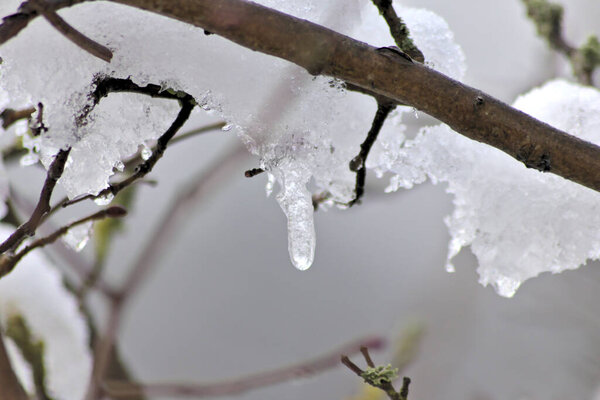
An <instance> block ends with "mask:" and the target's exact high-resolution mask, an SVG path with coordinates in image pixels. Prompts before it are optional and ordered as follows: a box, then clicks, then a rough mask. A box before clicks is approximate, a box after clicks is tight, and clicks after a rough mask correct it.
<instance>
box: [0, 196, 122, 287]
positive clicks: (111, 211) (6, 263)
mask: <svg viewBox="0 0 600 400" xmlns="http://www.w3.org/2000/svg"><path fill="white" fill-rule="evenodd" d="M126 214H127V211H125V209H124V208H122V207H119V206H113V207H109V208H106V209H104V210H100V211H98V212H96V213H94V214H92V215H88V216H87V217H84V218H81V219H79V220H77V221H75V222H72V223H70V224H68V225H65V226H63V227H61V228H59V229H57V230H56V231H54V232H53V233H52V234H50V235H48V236H45V237H43V238H40V239H37V240H35V241H33V242H31V243H30V244H28V245H27V246H25V247H24V248H23V249H22V250H20V251H19V252H18V253H16V254H10V253H7V254H3V255H2V256H0V278H2V277H3V276H5V275H7V274H9V273H10V272H11V271H12V270H13V269H14V267H15V266H16V265H17V263H18V262H19V261H21V259H22V258H23V257H25V256H26V255H27V254H28V253H29V252H31V251H32V250H35V249H37V248H39V247H44V246H46V245H49V244H51V243H54V242H55V241H56V240H57V239H58V238H59V237H61V236H62V235H64V234H65V233H67V232H68V231H69V229H71V228H73V227H75V226H77V225H81V224H84V223H86V222H89V221H96V220H99V219H103V218H122V217H124V216H125V215H126Z"/></svg>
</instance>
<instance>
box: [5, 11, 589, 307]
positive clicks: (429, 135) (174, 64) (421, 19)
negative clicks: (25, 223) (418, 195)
mask: <svg viewBox="0 0 600 400" xmlns="http://www.w3.org/2000/svg"><path fill="white" fill-rule="evenodd" d="M260 3H262V4H264V5H266V6H269V7H273V8H276V9H278V10H281V11H283V12H287V13H290V14H293V15H296V16H298V17H301V18H306V19H308V20H311V21H314V22H316V23H320V24H322V25H325V26H327V27H330V28H332V29H334V30H336V31H339V32H341V33H344V34H348V35H350V36H352V37H355V38H357V39H359V40H362V41H364V42H367V43H370V44H372V45H374V46H388V45H391V44H393V40H392V38H391V37H390V34H389V31H388V28H387V26H386V25H385V23H384V21H383V19H382V18H381V16H380V15H378V13H377V10H376V9H375V7H373V6H372V5H371V4H359V3H360V2H358V1H357V0H353V1H347V0H338V1H331V2H328V3H327V4H326V6H325V5H324V4H323V3H322V2H320V1H317V0H305V1H302V2H289V1H283V0H262V1H260ZM18 4H19V1H18V0H11V1H7V2H5V3H3V4H2V8H1V10H2V11H6V13H8V12H9V10H14V9H16V8H17V6H18ZM394 6H395V8H396V9H397V11H398V13H399V14H400V15H401V16H402V17H403V19H404V20H405V21H406V23H407V25H408V27H409V29H410V31H411V35H412V37H413V38H414V40H415V42H416V44H417V46H418V47H419V48H420V49H421V50H422V51H423V53H424V55H425V58H426V63H427V64H428V65H429V66H431V67H432V68H435V69H438V70H439V71H441V72H443V73H445V74H447V75H449V76H451V77H453V78H455V79H459V80H460V79H461V78H462V77H463V76H464V73H465V70H466V64H465V57H464V55H463V53H462V51H461V49H460V47H459V46H458V45H457V44H456V43H455V42H454V38H453V35H452V33H451V31H450V29H449V28H448V25H447V24H446V22H445V21H444V20H443V19H442V18H440V17H439V16H437V15H435V14H434V13H432V12H431V11H427V10H421V9H411V8H404V7H402V6H401V5H400V4H399V3H398V2H394ZM61 15H63V16H64V17H65V18H66V19H67V20H69V21H70V22H72V23H73V24H74V25H75V26H76V27H78V28H80V29H81V30H82V31H83V32H84V33H85V34H87V35H89V36H90V37H93V38H95V39H96V40H98V41H100V42H101V43H103V44H105V45H107V46H108V47H109V48H111V49H112V50H113V52H114V58H113V61H112V62H111V63H110V64H105V63H103V62H102V61H99V60H97V59H95V58H93V57H91V56H89V55H88V54H87V53H85V52H83V51H81V50H79V49H77V48H76V47H73V45H72V44H71V43H70V42H68V41H67V40H65V39H64V38H63V37H62V36H61V35H60V34H58V33H57V32H55V31H54V30H53V29H52V28H50V27H49V26H48V24H47V23H46V22H45V21H43V20H41V19H40V20H37V21H35V22H34V23H32V24H31V25H30V26H29V27H28V28H27V29H26V30H25V31H24V32H23V33H21V34H20V35H19V36H18V37H17V38H16V39H13V40H11V41H10V42H8V43H7V44H5V45H3V46H2V47H1V48H0V56H2V58H3V60H4V62H3V63H2V64H1V65H0V76H2V79H1V80H0V92H1V91H6V92H7V93H8V94H9V96H10V106H12V107H18V106H24V105H30V104H37V102H42V103H43V104H44V123H45V125H46V126H47V127H49V131H48V132H47V133H46V134H44V135H43V136H42V137H41V138H37V139H34V140H33V141H32V142H31V144H30V147H32V148H33V149H34V150H37V151H39V157H40V159H41V161H42V162H43V163H44V164H45V165H48V164H49V162H50V161H51V159H52V156H53V154H55V153H56V151H57V150H58V149H59V148H61V147H64V146H72V148H73V150H72V152H71V157H70V159H69V161H68V163H67V166H66V170H65V174H64V176H63V177H62V178H61V180H60V183H61V185H63V187H65V189H66V190H67V192H68V194H69V195H70V196H72V197H73V196H77V195H80V194H83V193H97V192H99V191H100V190H102V189H103V188H105V187H106V185H107V182H108V179H109V177H110V176H111V175H112V174H113V173H114V172H115V170H118V169H119V168H122V161H123V159H124V158H125V157H127V156H129V155H131V154H132V153H134V152H136V151H138V150H139V149H140V148H142V149H147V148H148V147H147V146H148V143H149V142H151V141H152V140H154V139H156V138H157V137H158V136H159V135H160V134H161V133H162V132H163V131H164V130H165V129H166V128H167V126H168V125H169V124H170V122H171V121H172V120H173V118H174V117H175V115H176V113H177V109H178V106H177V104H175V103H174V102H169V101H166V100H153V99H147V98H145V97H143V96H140V95H133V94H118V95H116V94H113V95H110V96H109V97H108V98H106V99H104V100H103V101H102V102H101V103H100V105H99V106H97V107H96V108H95V109H94V111H93V113H92V114H91V115H90V117H89V119H88V121H87V123H86V124H85V125H84V126H83V127H81V126H77V124H76V123H75V116H76V115H78V114H79V113H80V112H81V109H82V107H83V105H84V104H86V103H87V102H88V101H89V100H88V93H89V92H90V91H91V90H92V82H93V79H94V77H95V76H97V75H98V74H104V75H109V76H113V77H119V78H125V77H131V79H132V80H134V81H135V82H136V83H138V84H140V85H145V84H147V83H157V84H161V85H162V86H163V87H164V88H165V89H167V88H172V89H175V90H185V91H186V92H188V93H190V94H192V95H193V96H194V97H195V99H196V100H197V101H198V103H199V104H200V105H201V108H202V109H204V110H210V111H212V112H215V113H217V114H218V115H220V116H221V117H222V118H224V119H225V120H226V121H227V122H228V125H227V128H228V129H230V132H235V133H236V134H237V135H239V136H240V138H241V139H242V140H243V141H244V143H245V144H246V145H247V146H248V149H249V150H250V151H251V152H253V153H254V154H256V155H257V156H258V157H259V160H260V164H261V167H262V168H264V169H265V170H267V172H268V174H267V176H268V179H269V182H268V185H267V191H268V192H270V191H271V190H272V189H273V188H274V184H275V183H277V184H278V185H279V193H278V194H277V196H276V199H277V201H278V202H279V204H280V205H281V208H282V209H283V211H284V212H285V214H286V216H287V219H288V239H289V251H290V256H291V259H292V263H293V264H294V265H295V266H296V267H297V268H299V269H306V268H308V267H309V266H310V264H311V263H312V260H313V257H314V249H315V228H314V223H313V217H312V205H311V192H319V193H320V192H327V193H328V194H329V197H328V199H329V200H328V201H329V204H336V203H337V204H344V203H347V202H348V201H349V200H350V199H351V198H352V196H353V190H354V179H355V176H354V174H353V173H352V172H351V171H350V170H349V168H348V162H349V161H350V160H351V159H352V158H353V157H354V156H355V155H356V154H357V153H358V150H359V145H360V143H361V142H362V140H363V139H364V136H365V134H366V132H367V131H368V129H369V127H370V122H371V120H372V117H373V115H374V111H375V107H376V105H375V102H374V101H373V100H372V99H370V98H368V97H366V96H362V95H358V94H356V93H351V92H347V91H346V90H345V89H344V87H343V85H342V84H340V82H337V81H335V80H331V79H328V78H325V77H317V78H312V77H310V76H309V75H308V74H307V73H306V72H305V71H303V70H301V69H300V68H298V67H296V66H293V65H290V64H289V63H287V62H285V61H282V60H279V59H276V58H273V57H269V56H265V55H263V54H260V53H256V52H252V51H250V50H248V49H244V48H241V47H239V46H237V45H235V44H233V43H231V42H228V41H227V40H224V39H222V38H220V37H218V36H216V35H210V36H205V35H204V33H203V31H202V29H199V28H194V27H190V26H188V25H186V24H183V23H180V22H177V21H173V20H169V19H167V18H164V17H160V16H157V15H153V14H150V13H142V12H140V11H138V10H136V9H132V8H128V7H124V6H120V5H116V4H111V3H101V2H98V3H86V4H82V5H79V6H76V7H72V8H70V9H65V10H63V11H61ZM131 21H136V23H135V24H132V22H131ZM57 55H60V56H57ZM70 65H77V66H78V67H77V68H70V67H69V66H70ZM540 93H542V94H541V95H540ZM558 93H560V94H561V96H557V94H558ZM595 93H596V92H594V91H593V90H591V89H583V88H580V87H577V86H575V85H570V84H567V83H564V82H552V83H549V84H548V85H547V86H545V87H544V88H542V89H540V90H539V91H533V92H532V93H530V94H529V95H527V96H524V97H522V98H521V99H519V100H518V101H517V102H516V103H515V105H516V106H517V107H520V108H522V109H523V110H524V111H526V112H529V113H531V114H533V115H534V116H537V117H539V118H541V119H545V120H546V121H547V122H549V123H551V124H553V125H555V126H557V127H559V128H563V129H566V130H569V131H571V132H573V133H576V134H578V135H584V137H586V138H587V139H589V140H595V138H594V137H591V136H585V135H591V133H590V132H591V131H592V130H593V129H592V128H591V127H592V126H593V125H594V123H595V120H594V118H593V117H592V114H591V113H592V111H594V110H595V108H594V107H595V104H596V103H594V101H595V100H594V99H595V97H594V96H595ZM536 96H537V97H536ZM540 97H541V98H540ZM582 98H585V99H586V101H583V100H581V99H582ZM532 99H533V100H532ZM5 100H6V99H5ZM407 111H410V109H408V108H406V107H404V108H398V109H397V110H396V111H395V113H394V115H393V116H392V118H391V119H390V120H389V121H388V122H387V123H386V124H385V126H384V128H383V130H382V132H381V134H380V137H379V139H378V141H377V143H376V144H375V146H374V148H373V150H372V153H371V155H370V156H369V158H368V160H367V167H369V168H371V169H374V170H375V171H376V172H377V173H378V174H379V175H382V174H384V173H389V172H391V173H393V174H394V177H393V178H392V180H391V182H390V186H389V188H388V189H389V191H393V190H397V189H398V188H400V187H404V188H410V187H412V186H413V185H415V184H418V183H421V182H424V181H425V180H426V179H427V178H429V179H431V180H432V181H433V182H447V184H448V191H449V192H450V193H452V194H453V195H454V196H455V197H454V203H455V206H456V208H455V210H454V212H453V214H452V215H451V216H450V217H448V219H447V224H448V227H449V230H450V233H451V235H452V240H451V242H450V245H449V256H448V259H449V262H448V268H449V269H452V265H451V263H450V260H451V259H452V257H453V256H455V255H456V254H457V253H458V252H459V251H460V249H461V248H462V247H464V246H466V245H471V248H472V250H473V252H474V253H475V255H476V256H477V257H478V259H479V263H480V266H479V273H480V279H481V282H482V283H484V284H487V283H491V284H492V285H494V287H495V288H496V289H497V291H498V292H499V293H500V294H502V295H506V296H510V295H512V294H513V293H514V292H515V290H516V289H517V288H518V286H519V285H520V284H521V282H523V281H524V280H525V279H528V278H530V277H532V276H535V275H537V274H539V273H541V272H543V271H553V272H558V271H561V270H563V269H567V268H575V267H577V266H578V265H580V264H581V263H584V262H585V261H586V260H587V259H590V258H596V257H597V255H598V254H599V252H600V250H599V248H598V245H597V243H596V240H597V239H596V237H597V234H596V233H595V231H594V230H593V225H594V223H593V222H594V219H593V215H594V212H593V211H594V210H593V208H594V207H593V201H592V199H595V196H596V194H595V193H591V192H590V191H589V190H587V189H583V188H580V187H578V186H577V185H574V184H571V183H568V182H564V181H563V180H562V179H560V178H557V177H554V176H551V175H542V174H540V173H538V172H536V171H530V170H526V169H525V168H524V167H522V166H521V165H520V164H518V163H517V162H515V161H514V160H512V159H510V158H509V157H508V156H506V155H504V154H503V153H501V152H499V151H497V150H494V149H492V148H489V147H487V146H484V145H481V144H478V143H474V142H472V141H470V140H468V139H465V138H463V137H461V136H460V135H457V134H455V133H454V132H451V131H450V130H449V128H447V127H446V126H443V125H438V126H431V127H426V128H424V129H423V130H422V131H421V132H420V133H419V135H418V136H417V137H416V139H414V140H410V141H408V142H405V137H404V135H403V133H404V131H405V129H406V127H405V126H404V125H403V124H402V118H403V115H404V113H405V112H407ZM196 112H202V111H201V110H198V111H196ZM144 153H145V155H146V156H147V155H148V151H147V150H145V151H144ZM459 155H460V157H459ZM35 156H36V154H35V153H32V157H33V158H30V159H29V160H30V161H31V160H34V159H35ZM484 162H485V167H486V168H483V167H482V165H483V164H481V163H484ZM586 199H587V200H586ZM110 200H111V199H110V198H107V199H101V200H100V202H101V203H107V202H109V201H110ZM586 215H590V216H592V217H588V218H587V219H585V220H584V217H585V216H586ZM583 227H587V229H584V228H583Z"/></svg>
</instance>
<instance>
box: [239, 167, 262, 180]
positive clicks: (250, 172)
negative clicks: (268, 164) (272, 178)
mask: <svg viewBox="0 0 600 400" xmlns="http://www.w3.org/2000/svg"><path fill="white" fill-rule="evenodd" d="M263 172H265V170H264V169H262V168H252V169H249V170H248V171H246V172H244V176H245V177H246V178H252V177H254V176H256V175H258V174H262V173H263Z"/></svg>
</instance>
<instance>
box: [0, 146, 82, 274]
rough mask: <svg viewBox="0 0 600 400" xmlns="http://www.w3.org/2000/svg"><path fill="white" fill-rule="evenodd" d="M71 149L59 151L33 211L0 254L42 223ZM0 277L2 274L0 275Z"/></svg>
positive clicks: (7, 241) (17, 243)
mask: <svg viewBox="0 0 600 400" xmlns="http://www.w3.org/2000/svg"><path fill="white" fill-rule="evenodd" d="M70 151H71V149H70V148H69V149H67V150H60V151H59V152H58V154H57V155H56V157H55V158H54V161H52V164H50V168H48V173H47V175H46V181H45V182H44V186H43V188H42V192H41V193H40V199H39V201H38V204H37V206H36V207H35V210H34V211H33V213H32V214H31V217H30V218H29V220H28V221H27V222H25V223H24V224H23V225H21V226H19V227H18V228H17V230H16V231H15V232H13V233H12V235H10V236H9V237H8V239H6V240H5V241H4V242H3V243H2V244H0V254H3V253H5V252H6V251H7V250H14V249H15V248H16V247H17V246H18V245H19V244H20V243H21V242H22V241H23V239H25V238H26V237H27V236H32V235H33V234H34V233H35V230H36V229H37V227H38V226H39V224H40V223H41V222H42V221H43V218H44V216H45V215H46V214H47V213H48V211H50V197H51V196H52V192H53V191H54V186H56V181H57V180H58V179H59V178H60V177H61V175H62V173H63V170H64V168H65V163H66V162H67V158H68V157H69V152H70ZM0 276H2V274H0Z"/></svg>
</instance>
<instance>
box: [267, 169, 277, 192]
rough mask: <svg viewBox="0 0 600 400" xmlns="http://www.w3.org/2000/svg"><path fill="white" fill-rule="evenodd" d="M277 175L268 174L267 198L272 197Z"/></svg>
mask: <svg viewBox="0 0 600 400" xmlns="http://www.w3.org/2000/svg"><path fill="white" fill-rule="evenodd" d="M275 182H276V179H275V175H273V174H271V173H269V172H267V184H266V185H265V192H266V194H267V197H270V196H271V193H273V186H275Z"/></svg>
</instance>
